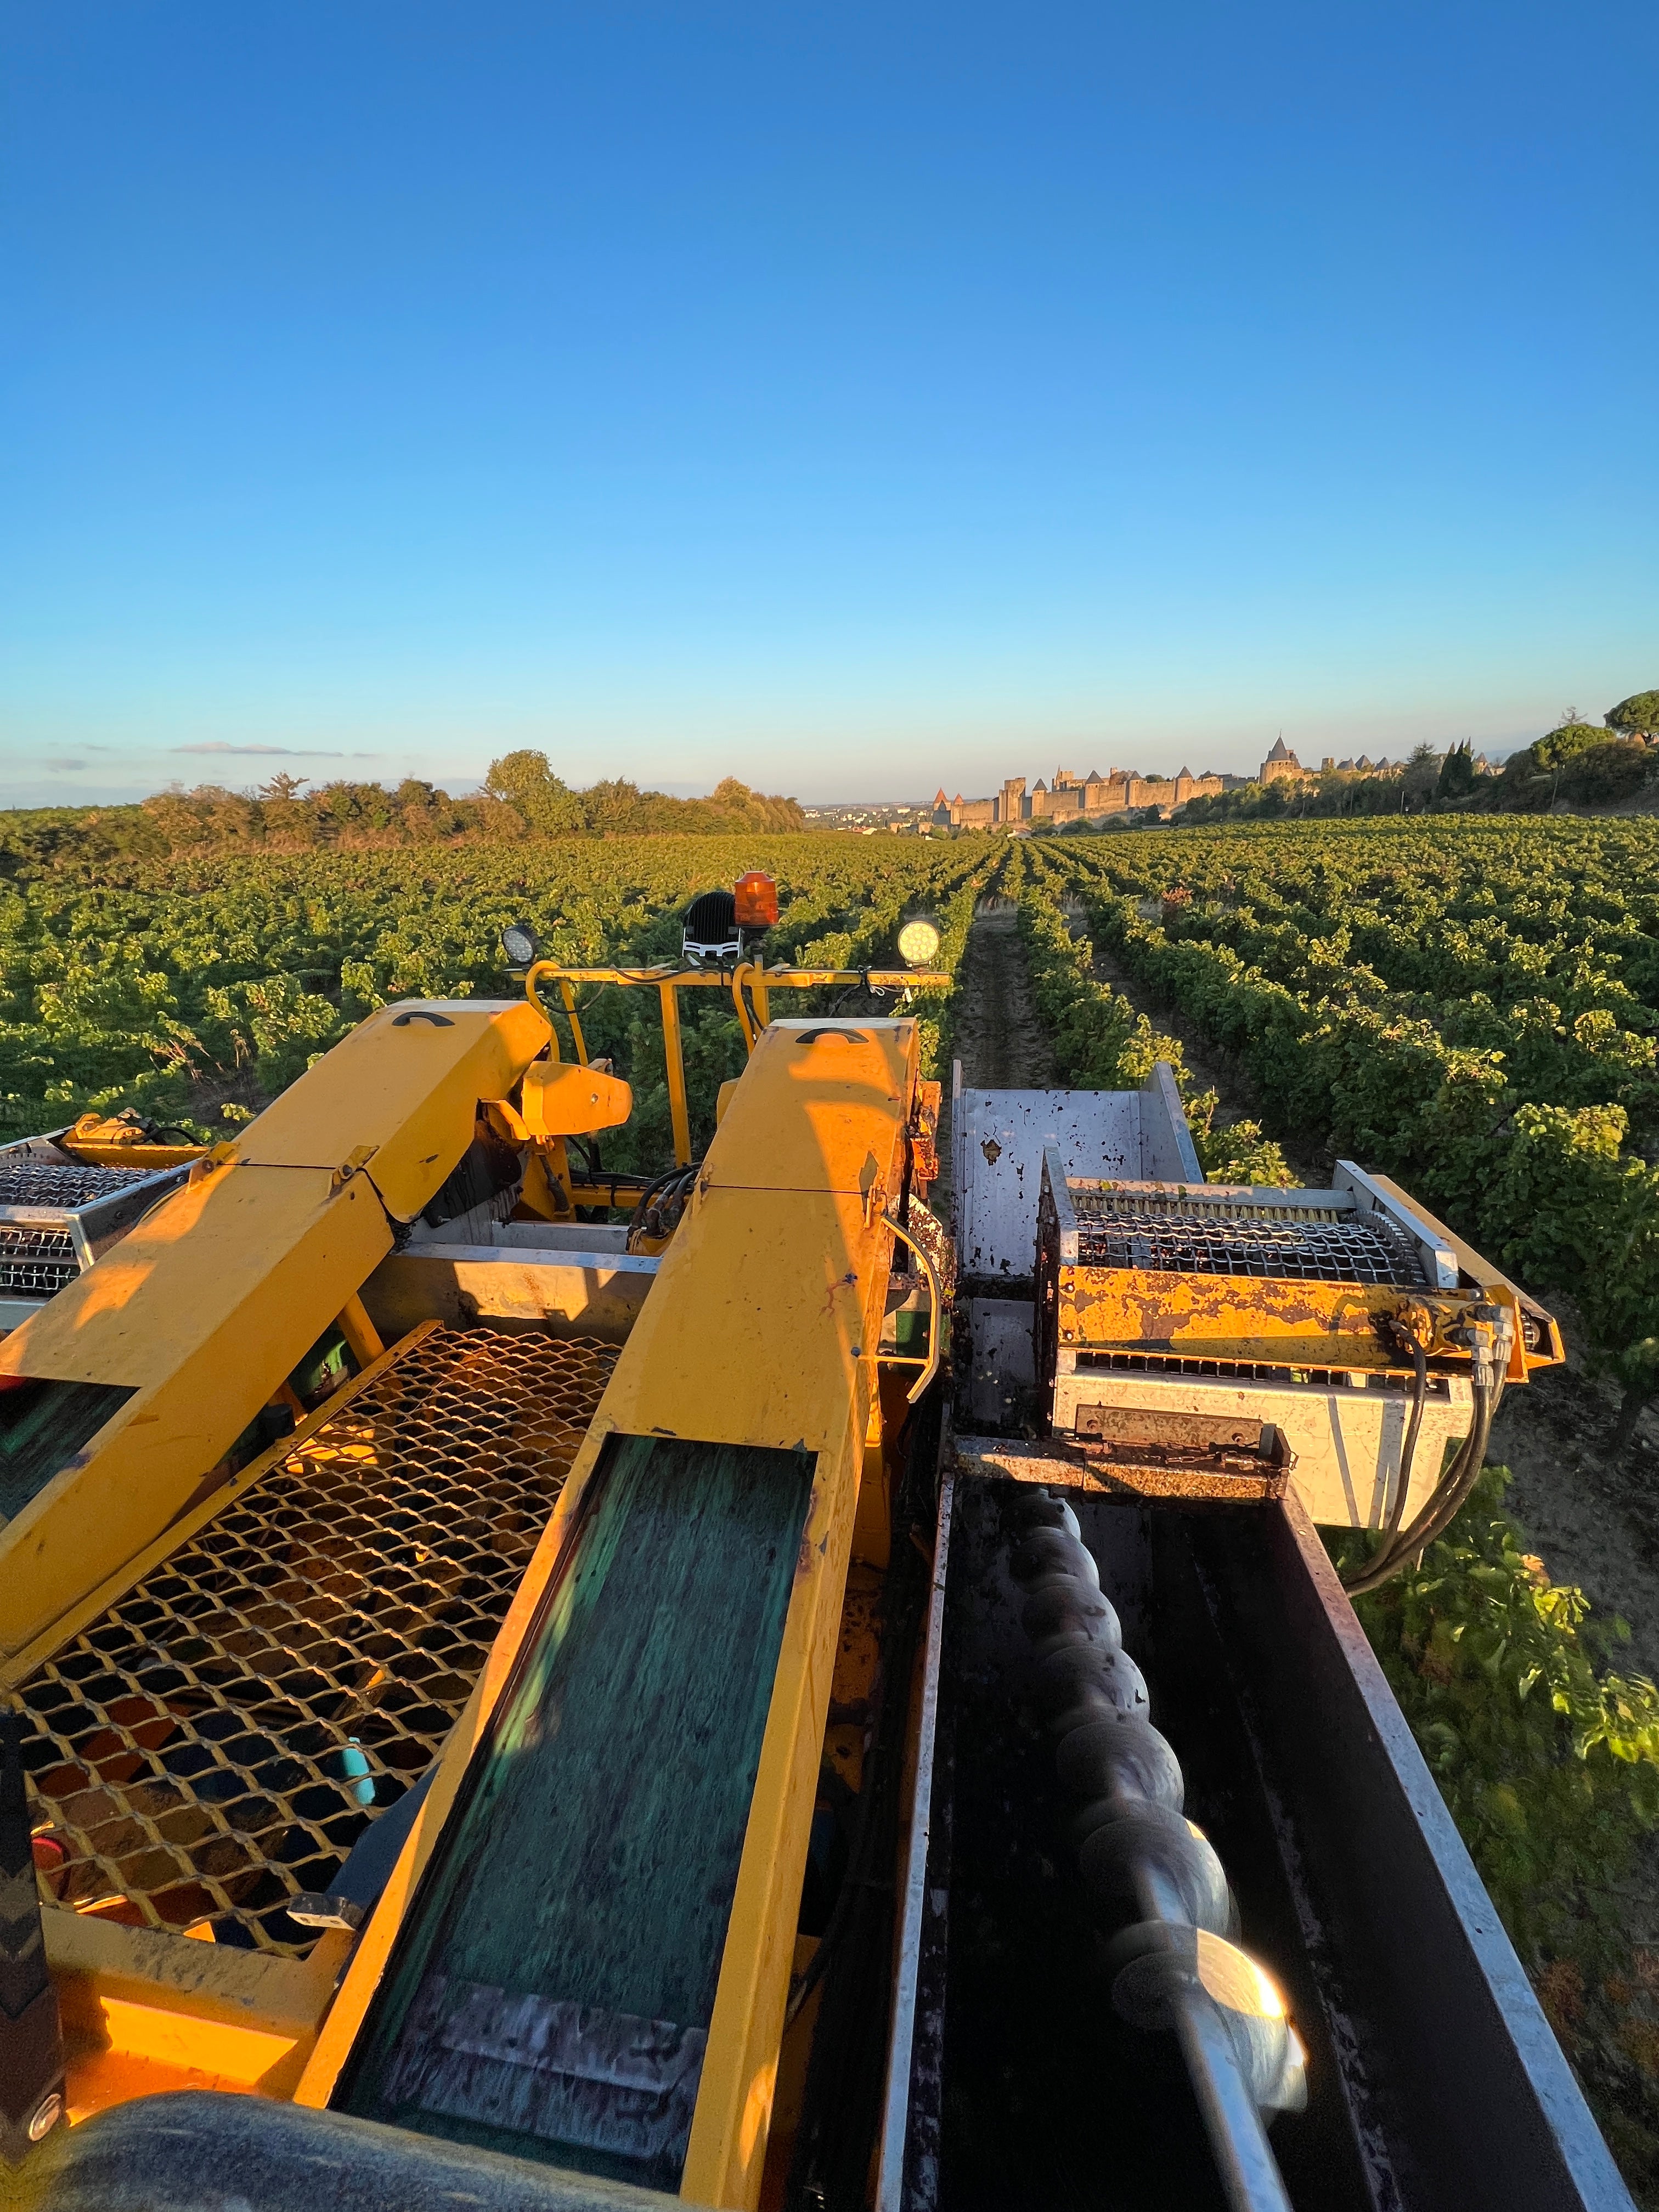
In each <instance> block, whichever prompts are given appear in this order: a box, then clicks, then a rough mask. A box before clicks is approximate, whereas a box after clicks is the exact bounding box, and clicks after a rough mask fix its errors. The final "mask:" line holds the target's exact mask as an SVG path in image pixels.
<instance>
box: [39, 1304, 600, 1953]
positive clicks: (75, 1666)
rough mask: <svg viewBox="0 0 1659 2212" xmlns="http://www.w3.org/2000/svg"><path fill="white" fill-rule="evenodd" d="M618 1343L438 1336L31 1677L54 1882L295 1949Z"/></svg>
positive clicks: (101, 1901)
mask: <svg viewBox="0 0 1659 2212" xmlns="http://www.w3.org/2000/svg"><path fill="white" fill-rule="evenodd" d="M616 1360H617V1350H616V1347H615V1346H611V1345H606V1344H600V1343H598V1342H596V1341H594V1340H591V1339H587V1338H568V1339H562V1340H561V1339H556V1338H553V1337H545V1336H540V1335H534V1336H532V1335H529V1334H526V1335H513V1336H506V1335H497V1334H493V1333H491V1332H489V1331H487V1330H481V1329H480V1330H467V1331H449V1332H439V1333H436V1334H433V1335H431V1336H429V1337H428V1338H426V1339H425V1340H422V1342H421V1343H419V1344H417V1345H416V1346H412V1347H411V1348H410V1351H409V1352H406V1353H405V1354H404V1357H403V1358H401V1359H399V1360H398V1361H397V1362H396V1363H395V1364H393V1365H392V1367H391V1368H389V1369H388V1370H386V1373H385V1374H384V1375H382V1376H380V1378H379V1379H378V1380H377V1381H376V1382H375V1383H373V1384H371V1385H370V1386H369V1388H368V1389H367V1390H365V1391H364V1392H363V1393H362V1395H360V1396H359V1397H357V1398H356V1400H355V1401H353V1402H352V1403H351V1404H350V1405H349V1406H347V1407H343V1409H342V1411H341V1412H340V1413H338V1414H337V1416H336V1418H335V1419H333V1420H331V1421H330V1422H328V1423H326V1424H325V1426H324V1427H322V1428H321V1429H319V1430H318V1431H316V1433H315V1434H314V1435H313V1436H311V1437H308V1438H307V1439H306V1440H305V1441H304V1442H303V1443H299V1444H297V1445H296V1446H295V1449H293V1450H292V1452H290V1453H289V1455H288V1456H287V1457H286V1458H285V1459H284V1460H283V1461H282V1462H281V1463H280V1464H279V1465H278V1466H277V1467H276V1468H273V1469H272V1470H271V1472H270V1474H267V1475H264V1476H263V1477H262V1478H261V1479H260V1480H258V1482H257V1483H255V1484H254V1485H252V1486H251V1487H250V1488H249V1489H248V1490H246V1491H245V1492H243V1493H242V1494H241V1496H240V1498H237V1500H236V1501H235V1503H234V1505H232V1506H231V1507H230V1508H229V1510H227V1511H226V1512H224V1513H222V1514H221V1515H220V1516H219V1517H218V1518H217V1519H216V1521H214V1522H211V1523H210V1524H209V1526H208V1527H206V1528H204V1529H202V1530H201V1531H200V1532H199V1534H197V1535H195V1536H193V1537H191V1539H189V1541H186V1542H185V1544H184V1545H183V1546H182V1547H180V1549H179V1551H178V1552H177V1553H174V1554H173V1557H172V1558H171V1559H168V1560H167V1562H166V1563H165V1565H162V1566H161V1567H158V1568H157V1569H156V1570H155V1571H154V1572H153V1573H151V1574H150V1575H149V1576H148V1577H146V1578H145V1579H144V1581H143V1583H140V1584H139V1585H138V1586H137V1588H135V1589H133V1590H132V1591H131V1593H130V1594H129V1595H127V1596H125V1597H124V1598H123V1599H121V1600H120V1601H119V1602H118V1604H116V1605H114V1606H112V1607H111V1608H110V1610H109V1611H108V1612H107V1613H105V1614H104V1615H103V1616H102V1618H101V1619H100V1620H97V1621H95V1622H94V1623H93V1624H92V1626H89V1627H88V1628H87V1629H85V1630H84V1631H82V1633H81V1634H80V1635H78V1636H76V1638H73V1640H72V1641H71V1642H70V1643H69V1644H66V1645H65V1647H64V1650H61V1651H60V1652H58V1653H56V1654H55V1655H54V1656H53V1657H52V1659H51V1660H50V1661H49V1662H47V1663H46V1665H44V1666H43V1667H41V1668H40V1669H39V1670H38V1671H37V1672H36V1673H35V1674H33V1675H31V1676H30V1677H29V1679H28V1680H27V1682H25V1683H24V1685H23V1686H22V1688H21V1691H19V1692H17V1693H16V1694H17V1702H18V1704H19V1705H21V1708H22V1710H23V1711H24V1713H25V1715H26V1717H27V1720H29V1721H32V1722H33V1728H34V1731H35V1733H34V1735H33V1738H32V1739H28V1738H26V1742H25V1753H24V1759H25V1765H26V1766H27V1770H28V1772H29V1775H30V1777H31V1780H32V1783H33V1791H34V1795H35V1800H36V1802H35V1805H34V1808H33V1812H34V1819H35V1826H36V1829H37V1832H39V1830H40V1826H41V1824H42V1822H43V1821H44V1822H45V1824H46V1830H47V1840H46V1844H44V1846H43V1848H42V1849H41V1850H37V1857H42V1856H44V1857H46V1860H47V1861H49V1862H52V1861H56V1862H57V1863H55V1864H49V1866H48V1868H47V1871H46V1879H47V1881H48V1883H49V1885H50V1887H51V1889H52V1893H53V1894H55V1895H56V1896H57V1897H58V1898H59V1899H61V1900H62V1901H63V1902H64V1903H65V1904H70V1905H76V1907H78V1908H80V1909H81V1910H82V1911H86V1910H93V1909H96V1910H102V1911H106V1913H108V1914H110V1915H111V1916H112V1917H115V1918H118V1919H122V1920H125V1921H127V1922H128V1923H132V1924H139V1925H143V1926H145V1927H152V1928H170V1929H186V1928H197V1929H206V1928H210V1929H211V1930H212V1933H213V1936H214V1937H215V1939H216V1941H217V1942H222V1943H231V1944H235V1945H238V1946H240V1947H241V1948H245V1949H246V1948H257V1949H259V1950H264V1951H274V1952H279V1953H285V1954H292V1955H298V1954H302V1953H304V1952H305V1951H306V1950H307V1949H308V1948H309V1947H310V1946H311V1944H312V1943H313V1942H315V1940H316V1934H315V1931H314V1930H313V1929H303V1928H301V1927H300V1926H299V1925H298V1924H297V1923H295V1922H294V1921H292V1920H290V1919H289V1917H288V1912H287V1909H286V1905H287V1900H288V1899H289V1898H290V1897H293V1896H295V1894H297V1893H300V1892H301V1891H306V1890H314V1891H323V1892H326V1891H327V1890H328V1889H329V1888H330V1887H331V1883H332V1881H333V1880H334V1877H335V1875H337V1872H338V1870H339V1868H340V1865H341V1863H342V1862H343V1859H344V1857H345V1856H346V1854H347V1852H348V1851H349V1850H350V1848H351V1845H352V1844H353V1843H354V1842H355V1841H356V1838H357V1837H358V1836H359V1834H361V1832H362V1830H363V1829H364V1828H365V1827H366V1826H368V1822H369V1821H370V1820H372V1819H373V1818H374V1815H375V1814H377V1813H379V1812H381V1811H383V1810H384V1809H385V1808H386V1807H387V1806H388V1805H391V1804H393V1803H395V1802H396V1801H397V1800H398V1798H399V1797H400V1796H403V1794H404V1790H406V1789H407V1788H408V1787H409V1786H410V1784H411V1783H413V1782H415V1781H416V1780H417V1779H418V1778H419V1777H420V1776H421V1775H422V1773H423V1772H424V1771H426V1769H427V1768H428V1766H429V1765H431V1763H432V1761H433V1760H434V1759H435V1758H436V1756H437V1754H438V1752H439V1749H440V1747H441V1745H442V1742H443V1740H444V1738H445V1736H446V1735H447V1734H448V1732H449V1729H450V1728H451V1727H452V1726H453V1723H454V1721H455V1718H456V1717H457V1715H458V1714H459V1711H460V1710H461V1708H462V1706H463V1705H465V1702H466V1699H467V1698H468V1697H469V1696H470V1695H471V1690H472V1686H473V1683H474V1681H475V1680H476V1679H477V1675H478V1673H479V1670H480V1669H481V1668H482V1667H483V1662H484V1659H485V1656H486V1655H487V1654H488V1651H489V1646H490V1644H491V1643H492V1642H493V1640H494V1638H495V1632H496V1629H497V1627H498V1626H499V1624H500V1622H501V1616H502V1615H503V1614H504V1613H505V1612H506V1611H507V1606H508V1605H509V1603H510V1602H511V1601H512V1597H513V1591H514V1589H516V1588H517V1586H518V1583H519V1580H520V1577H521V1576H522V1574H523V1572H524V1570H525V1567H526V1565H527V1564H528V1561H529V1559H530V1555H531V1553H532V1551H533V1549H534V1548H535V1545H536V1542H537V1540H538V1537H539V1536H540V1534H541V1532H542V1529H543V1528H544V1525H545V1523H546V1521H547V1517H548V1515H549V1513H550V1511H551V1510H552V1506H553V1503H554V1500H555V1499H556V1498H557V1496H558V1494H559V1492H560V1490H561V1488H562V1486H563V1483H564V1480H565V1477H566V1475H567V1474H568V1472H569V1469H570V1465H571V1462H572V1461H573V1460H574V1457H575V1455H576V1452H577V1450H578V1449H579V1448H580V1444H581V1441H582V1438H583V1437H584V1436H585V1434H586V1430H587V1425H588V1423H589V1422H590V1420H591V1419H592V1416H593V1413H594V1410H595V1408H596V1407H598V1405H599V1399H600V1396H601V1395H602V1393H603V1392H604V1389H605V1383H607V1382H608V1381H609V1379H610V1376H611V1369H612V1368H613V1367H614V1365H615V1364H616Z"/></svg>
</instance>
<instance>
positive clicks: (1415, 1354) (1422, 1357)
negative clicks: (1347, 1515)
mask: <svg viewBox="0 0 1659 2212" xmlns="http://www.w3.org/2000/svg"><path fill="white" fill-rule="evenodd" d="M1409 1341H1410V1345H1411V1352H1412V1363H1413V1366H1414V1367H1415V1369H1416V1376H1415V1378H1414V1380H1413V1384H1412V1411H1411V1419H1410V1420H1409V1421H1408V1422H1407V1425H1406V1441H1405V1443H1404V1444H1403V1445H1402V1446H1401V1452H1400V1477H1399V1480H1398V1481H1397V1482H1396V1483H1395V1488H1394V1497H1393V1499H1392V1500H1391V1502H1390V1504H1389V1522H1388V1526H1387V1528H1385V1529H1384V1530H1383V1544H1382V1548H1381V1549H1380V1550H1379V1551H1378V1553H1376V1559H1383V1558H1385V1557H1387V1555H1388V1554H1389V1553H1391V1552H1392V1551H1393V1549H1394V1547H1395V1544H1396V1543H1398V1541H1400V1524H1401V1522H1402V1521H1403V1520H1404V1519H1405V1517H1406V1498H1407V1493H1408V1492H1410V1489H1411V1486H1412V1463H1413V1461H1414V1460H1415V1459H1416V1457H1417V1439H1418V1437H1419V1434H1420V1433H1421V1431H1422V1427H1423V1407H1424V1403H1425V1400H1426V1399H1427V1397H1428V1395H1429V1360H1428V1354H1427V1353H1426V1352H1425V1351H1424V1349H1423V1347H1422V1346H1421V1345H1420V1344H1419V1342H1418V1341H1417V1339H1416V1338H1415V1337H1412V1338H1411V1339H1410V1340H1409ZM1375 1564H1376V1560H1375V1559H1373V1560H1372V1561H1371V1562H1370V1565H1375ZM1368 1571H1369V1567H1368V1568H1365V1569H1362V1570H1361V1572H1368ZM1343 1583H1344V1587H1345V1588H1346V1589H1352V1588H1354V1586H1355V1585H1354V1584H1353V1583H1351V1582H1349V1581H1348V1579H1347V1577H1346V1576H1345V1577H1343Z"/></svg>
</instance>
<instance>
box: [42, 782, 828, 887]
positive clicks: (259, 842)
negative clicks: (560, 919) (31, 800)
mask: <svg viewBox="0 0 1659 2212" xmlns="http://www.w3.org/2000/svg"><path fill="white" fill-rule="evenodd" d="M307 781H308V779H307V778H306V777H304V776H296V775H288V774H278V775H273V776H272V777H271V778H270V781H268V782H266V783H264V784H262V785H261V786H260V787H258V790H255V791H231V790H228V789H227V788H226V787H224V786H222V785H220V784H200V785H198V786H197V787H196V788H195V789H194V790H192V791H185V790H179V789H173V790H169V791H161V792H157V793H155V795H154V796H153V797H151V798H149V799H142V800H140V801H139V802H138V803H137V805H130V806H96V807H78V806H59V807H31V808H27V809H19V810H17V811H14V812H10V813H0V875H9V876H13V877H16V876H20V875H26V874H28V873H31V872H33V871H34V870H36V869H39V868H41V867H51V866H63V865H65V864H70V865H73V864H76V863H91V864H94V865H95V864H97V863H98V862H100V861H103V860H112V859H116V858H118V857H132V858H137V859H146V860H166V859H168V858H170V857H172V856H173V855H175V854H186V853H200V852H203V851H205V850H210V849H213V848H220V847H224V848H231V849H236V850H241V851H250V850H259V851H265V852H272V853H307V852H315V851H320V850H327V849H330V848H337V849H340V850H343V851H352V850H359V851H361V850H374V849H380V848H395V847H400V846H420V845H454V844H460V843H465V842H478V843H483V844H510V843H513V842H517V841H518V840H519V839H520V838H523V837H526V836H561V837H623V836H629V837H637V836H672V835H675V834H678V835H680V836H716V835H720V834H721V833H723V832H729V831H755V830H773V831H776V830H802V829H805V827H806V817H805V814H804V812H803V811H802V810H801V808H800V806H799V804H798V802H797V801H796V800H794V799H784V798H780V797H775V796H769V795H768V794H765V793H761V792H757V791H751V790H750V788H749V787H748V785H747V784H744V783H739V782H738V780H737V778H736V777H735V776H726V777H725V778H724V779H723V780H722V781H720V783H718V784H716V786H715V787H714V790H713V791H712V792H711V793H709V794H708V797H707V798H705V799H675V798H672V797H671V796H670V795H669V794H668V793H666V792H661V791H642V790H641V788H640V787H639V786H638V785H637V784H635V783H630V782H629V781H626V780H625V779H623V778H620V777H615V778H610V779H607V780H606V781H602V782H599V783H595V784H592V785H590V786H589V787H587V788H586V790H576V789H574V788H573V787H571V786H570V785H568V784H567V783H566V782H564V781H563V780H562V778H561V777H560V776H559V775H556V773H555V771H554V769H553V767H552V764H551V763H550V761H549V760H548V757H547V755H546V754H545V753H544V752H538V751H532V750H522V751H518V752H511V753H507V754H504V755H503V756H502V757H501V759H500V760H495V761H492V762H491V763H490V764H489V774H488V775H486V776H485V777H484V780H483V786H482V787H481V788H480V789H479V790H478V791H477V792H476V793H471V794H469V795H468V796H466V797H465V798H459V799H456V798H452V797H451V796H450V794H449V793H447V791H443V790H441V789H440V788H439V787H438V786H437V785H435V784H432V783H428V782H426V781H423V780H422V778H421V777H419V776H405V777H404V780H403V781H402V782H401V783H399V784H398V785H396V786H395V787H387V786H386V785H385V784H381V783H359V782H354V781H349V780H348V779H344V778H342V779H340V780H338V781H335V782H331V783H325V784H323V785H320V786H319V787H318V788H317V789H315V790H308V789H307Z"/></svg>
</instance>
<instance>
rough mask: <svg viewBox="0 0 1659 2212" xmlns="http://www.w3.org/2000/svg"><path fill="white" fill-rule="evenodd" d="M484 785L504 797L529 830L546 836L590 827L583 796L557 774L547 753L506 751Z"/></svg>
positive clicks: (495, 795) (492, 765)
mask: <svg viewBox="0 0 1659 2212" xmlns="http://www.w3.org/2000/svg"><path fill="white" fill-rule="evenodd" d="M483 787H484V789H485V790H486V791H487V792H488V793H489V795H490V797H491V798H492V799H504V800H505V801H506V802H507V805H509V806H511V807H512V808H513V810H514V811H515V812H517V813H518V814H519V815H520V817H522V818H523V821H524V823H525V825H526V828H527V829H533V830H535V831H537V832H538V834H539V835H541V836H548V837H555V836H568V834H569V833H570V832H571V831H572V830H577V829H586V826H587V825H586V820H585V818H584V815H583V810H582V804H581V801H580V799H578V798H577V796H576V794H575V793H574V791H572V790H571V788H570V787H569V785H568V784H567V783H566V782H565V781H563V780H562V778H561V777H559V776H556V775H554V773H553V768H552V763H550V761H549V759H548V757H547V755H546V754H545V753H543V752H532V751H531V750H527V749H526V750H524V751H522V752H516V753H503V754H502V756H501V759H500V760H495V761H491V762H490V763H489V775H486V776H485V778H484V780H483Z"/></svg>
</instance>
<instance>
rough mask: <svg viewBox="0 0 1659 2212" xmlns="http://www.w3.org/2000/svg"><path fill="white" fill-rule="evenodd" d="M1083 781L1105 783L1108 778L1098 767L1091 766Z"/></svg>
mask: <svg viewBox="0 0 1659 2212" xmlns="http://www.w3.org/2000/svg"><path fill="white" fill-rule="evenodd" d="M1083 781H1085V783H1104V782H1105V781H1106V779H1105V777H1104V776H1103V775H1102V774H1101V772H1100V770H1099V769H1097V768H1091V769H1090V771H1089V773H1088V775H1085V777H1084V779H1083Z"/></svg>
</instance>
